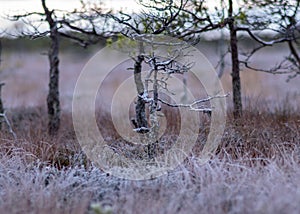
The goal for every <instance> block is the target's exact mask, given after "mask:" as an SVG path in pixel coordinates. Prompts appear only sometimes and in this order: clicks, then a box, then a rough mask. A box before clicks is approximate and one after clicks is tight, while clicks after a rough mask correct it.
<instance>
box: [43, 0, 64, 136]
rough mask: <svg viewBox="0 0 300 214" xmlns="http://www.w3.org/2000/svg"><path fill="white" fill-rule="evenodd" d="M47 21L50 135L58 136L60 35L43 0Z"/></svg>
mask: <svg viewBox="0 0 300 214" xmlns="http://www.w3.org/2000/svg"><path fill="white" fill-rule="evenodd" d="M42 5H43V8H44V11H45V15H46V20H47V22H48V24H49V27H50V39H51V45H50V49H49V53H48V57H49V63H50V71H49V92H48V97H47V108H48V133H49V134H50V135H55V134H57V132H58V130H59V126H60V102H59V58H58V54H59V38H58V37H59V33H58V30H57V23H56V22H55V20H53V18H52V14H53V11H49V9H48V8H47V6H46V3H45V0H42Z"/></svg>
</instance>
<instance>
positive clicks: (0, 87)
mask: <svg viewBox="0 0 300 214" xmlns="http://www.w3.org/2000/svg"><path fill="white" fill-rule="evenodd" d="M4 85H5V83H0V114H4V106H3V102H2V86H4ZM2 122H3V120H2V118H1V121H0V130H2Z"/></svg>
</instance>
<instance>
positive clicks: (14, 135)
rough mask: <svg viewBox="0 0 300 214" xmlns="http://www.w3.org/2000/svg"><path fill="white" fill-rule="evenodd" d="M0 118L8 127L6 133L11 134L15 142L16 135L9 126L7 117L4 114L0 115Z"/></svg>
mask: <svg viewBox="0 0 300 214" xmlns="http://www.w3.org/2000/svg"><path fill="white" fill-rule="evenodd" d="M0 117H2V118H3V119H4V121H5V123H6V125H7V127H8V131H9V132H10V133H11V134H12V136H13V137H14V140H17V135H16V133H15V132H14V131H13V129H12V126H11V124H10V122H9V120H8V118H7V116H6V112H4V113H1V114H0Z"/></svg>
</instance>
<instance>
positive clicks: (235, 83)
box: [228, 0, 243, 119]
mask: <svg viewBox="0 0 300 214" xmlns="http://www.w3.org/2000/svg"><path fill="white" fill-rule="evenodd" d="M228 2H229V10H228V15H229V19H230V21H229V23H228V24H229V30H230V47H231V62H232V73H231V76H232V92H233V115H234V118H235V119H237V118H239V117H240V116H241V115H242V109H243V107H242V96H241V79H240V66H239V55H238V40H237V33H236V28H235V24H234V18H233V12H232V11H233V5H232V0H229V1H228Z"/></svg>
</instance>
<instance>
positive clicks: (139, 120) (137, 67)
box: [134, 44, 148, 133]
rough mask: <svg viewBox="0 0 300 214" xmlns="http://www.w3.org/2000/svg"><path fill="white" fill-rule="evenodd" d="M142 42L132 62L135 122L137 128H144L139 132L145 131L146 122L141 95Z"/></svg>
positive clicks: (142, 90) (143, 101)
mask: <svg viewBox="0 0 300 214" xmlns="http://www.w3.org/2000/svg"><path fill="white" fill-rule="evenodd" d="M142 49H143V44H140V55H139V56H138V57H137V59H136V61H135V64H134V81H135V85H136V89H137V93H138V99H137V104H136V106H135V114H136V124H137V128H138V129H139V128H145V129H144V130H143V129H141V131H140V133H145V132H147V131H146V129H147V128H148V122H147V119H146V110H145V107H146V103H145V100H144V99H143V98H142V97H141V96H143V95H144V90H145V89H144V84H143V81H142V63H143V61H144V57H143V56H142V55H141V53H142V52H143V50H142Z"/></svg>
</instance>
